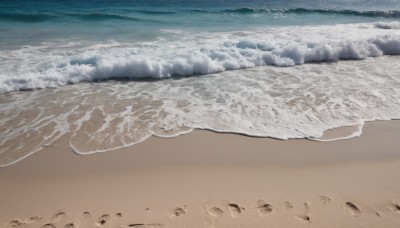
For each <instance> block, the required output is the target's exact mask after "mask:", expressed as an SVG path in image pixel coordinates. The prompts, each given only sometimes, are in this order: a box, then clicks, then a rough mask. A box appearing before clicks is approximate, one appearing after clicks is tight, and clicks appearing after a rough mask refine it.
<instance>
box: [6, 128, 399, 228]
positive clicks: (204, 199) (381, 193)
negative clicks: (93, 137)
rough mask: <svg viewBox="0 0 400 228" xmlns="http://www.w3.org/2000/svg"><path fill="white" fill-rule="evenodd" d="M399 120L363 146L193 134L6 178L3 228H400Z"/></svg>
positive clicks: (62, 153)
mask: <svg viewBox="0 0 400 228" xmlns="http://www.w3.org/2000/svg"><path fill="white" fill-rule="evenodd" d="M399 136H400V121H384V122H372V123H367V124H366V126H365V127H364V134H363V135H362V136H361V137H359V138H356V139H351V140H342V141H335V142H314V141H309V140H289V141H280V140H274V139H265V138H251V137H245V136H240V135H233V134H217V133H213V132H208V131H194V132H192V133H190V134H187V135H184V136H180V137H178V138H174V139H161V138H155V137H153V138H151V139H149V140H147V141H145V142H143V143H140V144H138V145H136V146H133V147H130V148H125V149H121V150H119V151H113V152H107V153H100V154H94V155H89V156H79V155H76V154H74V153H72V152H71V151H70V150H69V149H68V148H66V147H64V148H61V147H60V148H58V147H46V148H45V149H43V150H42V151H40V152H38V153H36V154H34V155H32V156H31V157H28V158H27V159H25V160H23V161H21V162H19V163H16V164H14V165H11V166H9V167H5V168H1V169H0V227H49V228H50V227H68V228H72V227H190V228H195V227H229V228H233V227H246V228H247V227H249V228H250V227H400V176H399V174H400V137H399Z"/></svg>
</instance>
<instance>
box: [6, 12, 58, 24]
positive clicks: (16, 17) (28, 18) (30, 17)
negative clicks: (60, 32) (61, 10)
mask: <svg viewBox="0 0 400 228" xmlns="http://www.w3.org/2000/svg"><path fill="white" fill-rule="evenodd" d="M55 18H57V16H54V15H49V14H24V13H0V20H6V21H15V22H25V23H35V22H42V21H48V20H52V19H55Z"/></svg>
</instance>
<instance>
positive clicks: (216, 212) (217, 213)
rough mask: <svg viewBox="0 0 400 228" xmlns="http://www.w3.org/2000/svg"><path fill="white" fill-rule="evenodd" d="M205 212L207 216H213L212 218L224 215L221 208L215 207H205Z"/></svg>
mask: <svg viewBox="0 0 400 228" xmlns="http://www.w3.org/2000/svg"><path fill="white" fill-rule="evenodd" d="M206 210H207V213H208V214H209V215H211V216H214V217H219V216H221V215H222V214H224V211H223V210H222V209H221V208H219V207H216V206H209V207H206Z"/></svg>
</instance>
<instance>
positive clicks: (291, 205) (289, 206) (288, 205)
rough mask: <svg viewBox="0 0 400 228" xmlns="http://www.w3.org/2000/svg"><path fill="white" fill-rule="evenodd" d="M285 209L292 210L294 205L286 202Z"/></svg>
mask: <svg viewBox="0 0 400 228" xmlns="http://www.w3.org/2000/svg"><path fill="white" fill-rule="evenodd" d="M285 208H286V209H292V208H293V204H292V203H291V202H289V201H286V202H285Z"/></svg>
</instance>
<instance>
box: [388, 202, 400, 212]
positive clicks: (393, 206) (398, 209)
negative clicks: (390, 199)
mask: <svg viewBox="0 0 400 228" xmlns="http://www.w3.org/2000/svg"><path fill="white" fill-rule="evenodd" d="M389 210H391V211H393V212H396V213H400V204H398V203H392V204H391V205H390V207H389Z"/></svg>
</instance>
